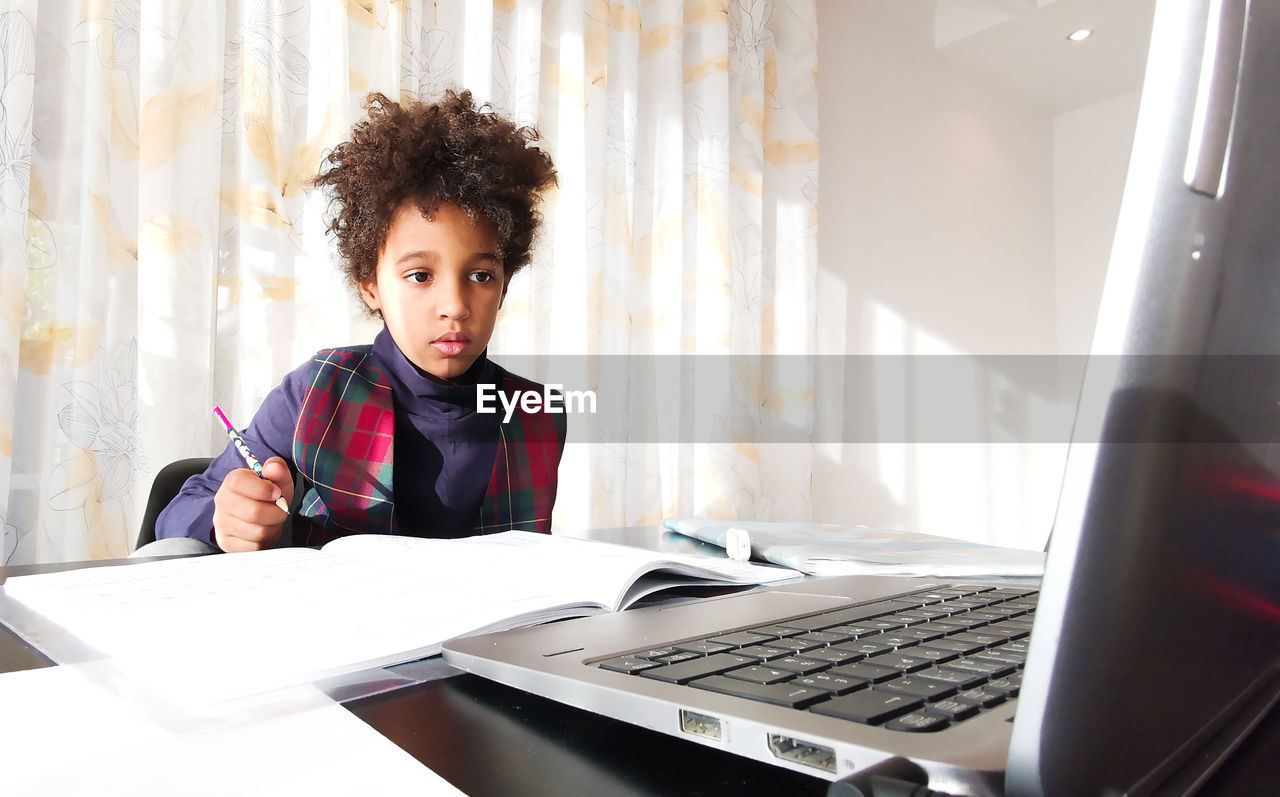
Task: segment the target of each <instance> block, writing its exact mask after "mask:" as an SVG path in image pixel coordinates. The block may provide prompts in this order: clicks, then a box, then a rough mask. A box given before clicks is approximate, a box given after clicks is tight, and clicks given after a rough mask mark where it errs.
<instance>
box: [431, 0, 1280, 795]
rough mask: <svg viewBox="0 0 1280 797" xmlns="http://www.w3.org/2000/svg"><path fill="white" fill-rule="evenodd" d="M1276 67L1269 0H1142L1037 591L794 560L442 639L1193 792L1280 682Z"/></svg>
mask: <svg viewBox="0 0 1280 797" xmlns="http://www.w3.org/2000/svg"><path fill="white" fill-rule="evenodd" d="M1277 75H1280V3H1276V2H1271V0H1160V2H1159V3H1158V5H1157V10H1156V16H1155V21H1154V26H1153V31H1152V41H1151V49H1150V53H1149V56H1148V66H1147V70H1146V78H1145V83H1144V88H1143V93H1142V99H1141V104H1140V110H1139V117H1138V125H1137V129H1136V133H1135V140H1134V145H1133V152H1132V156H1131V164H1130V168H1129V172H1128V175H1127V179H1126V184H1125V190H1124V198H1123V201H1122V206H1121V212H1120V218H1119V221H1118V226H1117V232H1116V239H1115V242H1114V246H1113V250H1112V255H1111V261H1110V265H1109V270H1108V274H1107V281H1106V285H1105V288H1104V293H1103V300H1102V305H1101V308H1100V313H1099V319H1098V327H1097V332H1096V335H1095V342H1094V350H1093V352H1092V355H1091V357H1090V359H1089V364H1088V367H1087V368H1086V374H1085V379H1084V384H1083V388H1082V392H1081V398H1080V402H1079V405H1078V408H1077V416H1076V421H1075V426H1074V428H1073V432H1072V444H1071V447H1070V452H1069V454H1068V461H1067V467H1066V471H1065V476H1064V483H1063V486H1062V490H1061V493H1060V496H1059V505H1058V509H1057V513H1056V516H1055V522H1054V529H1053V533H1052V537H1051V542H1050V545H1049V549H1048V558H1047V564H1046V570H1045V575H1044V577H1043V579H1042V581H1041V583H1040V584H1039V585H1038V589H1037V588H1036V585H1031V586H1018V585H1011V584H1010V583H1007V582H1006V583H954V582H951V581H946V580H918V579H895V578H883V577H831V578H821V579H819V578H812V579H807V580H805V581H802V582H798V583H792V584H786V585H780V586H776V587H769V588H762V589H758V590H752V591H749V592H745V593H739V594H735V595H730V596H722V597H717V598H709V599H703V600H695V601H688V602H684V603H678V604H674V605H669V606H663V605H659V606H653V607H648V608H641V609H636V610H629V611H625V612H621V613H616V614H612V615H606V616H599V617H592V618H585V619H582V620H569V621H565V622H561V623H554V624H550V625H544V626H539V627H534V628H529V629H522V630H517V631H508V632H503V633H500V634H491V635H485V636H478V637H471V638H466V639H461V640H456V641H452V642H449V643H447V644H446V645H445V646H444V656H445V659H446V660H447V661H448V662H450V663H451V664H453V665H455V666H457V667H460V668H462V669H464V670H468V671H470V672H473V673H476V674H478V675H481V676H484V677H487V678H491V679H494V680H496V681H499V682H502V683H505V684H509V685H511V686H514V687H517V688H520V689H523V690H527V691H529V692H532V693H536V694H539V695H542V696H545V697H549V698H552V699H555V700H557V701H561V702H563V703H566V704H569V705H572V706H576V707H579V708H582V709H586V710H590V711H595V712H598V713H601V714H605V715H608V716H611V717H615V718H618V719H621V720H625V721H628V722H631V723H635V724H637V725H640V726H643V727H646V728H649V729H652V730H654V731H657V732H661V733H665V734H670V735H672V736H675V737H679V738H682V739H686V740H688V741H689V742H690V743H693V744H702V745H707V746H710V747H715V748H719V749H722V750H727V751H731V752H733V753H736V754H739V755H742V756H746V757H749V758H752V759H756V760H759V761H764V762H768V763H771V764H774V765H777V766H781V767H787V768H790V769H794V770H797V771H801V772H808V773H811V774H813V775H815V776H817V777H821V778H825V779H828V780H830V781H839V780H842V779H846V778H854V779H856V778H859V777H865V775H866V774H867V773H870V772H880V773H895V774H894V776H895V777H898V778H900V779H902V780H906V781H909V782H914V783H918V784H922V785H923V784H927V785H928V787H929V788H930V789H935V790H940V791H944V792H948V793H958V794H1016V795H1040V794H1062V795H1083V794H1089V795H1093V794H1104V793H1117V794H1118V793H1127V794H1150V793H1161V794H1164V793H1185V792H1188V791H1192V790H1194V789H1195V788H1196V786H1197V784H1199V783H1201V782H1202V781H1203V780H1204V779H1205V778H1207V777H1208V776H1209V775H1210V774H1211V773H1212V772H1213V771H1214V769H1215V767H1217V766H1218V764H1219V763H1220V762H1221V761H1222V760H1223V759H1224V758H1225V756H1227V755H1228V754H1229V752H1230V751H1231V750H1232V749H1233V748H1234V747H1235V746H1236V745H1237V744H1238V743H1239V742H1240V741H1241V740H1242V739H1244V738H1246V737H1247V735H1248V733H1249V732H1250V730H1251V729H1252V728H1253V727H1255V726H1256V725H1257V724H1258V723H1259V722H1261V720H1262V719H1263V718H1264V717H1265V715H1266V713H1267V712H1268V711H1269V710H1270V709H1271V707H1272V706H1273V705H1274V704H1275V703H1276V702H1277V700H1278V698H1280V575H1277V573H1280V570H1278V565H1277V563H1280V533H1278V532H1277V529H1280V476H1278V474H1280V445H1278V438H1280V417H1278V416H1277V409H1276V408H1277V402H1278V401H1280V368H1276V364H1277V363H1280V360H1277V358H1276V357H1275V356H1274V355H1275V354H1276V353H1277V351H1278V350H1280V157H1277V154H1276V144H1277V142H1278V141H1280V81H1277V80H1276V79H1275V77H1276V76H1277ZM850 511H851V512H854V511H856V508H851V510H850ZM904 793H905V792H904Z"/></svg>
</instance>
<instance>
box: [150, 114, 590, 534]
mask: <svg viewBox="0 0 1280 797" xmlns="http://www.w3.org/2000/svg"><path fill="white" fill-rule="evenodd" d="M366 107H367V109H368V119H367V120H365V121H362V122H360V123H358V124H357V125H356V126H355V128H354V130H353V131H352V134H351V139H350V140H349V141H346V142H344V143H342V144H340V145H339V146H338V147H336V148H335V149H334V150H333V152H331V153H330V154H329V156H328V158H327V159H326V163H327V164H328V167H327V168H324V169H322V170H321V173H320V174H319V176H317V177H316V178H315V184H316V185H317V186H319V187H322V188H325V189H328V190H329V191H330V192H331V195H332V207H335V208H336V211H337V212H336V214H335V215H333V216H332V218H331V221H330V224H329V232H330V233H332V234H333V235H334V236H335V237H336V238H337V242H338V250H339V252H340V253H341V255H342V258H343V260H344V265H345V270H346V273H347V278H348V279H349V280H350V282H351V284H352V286H353V287H354V288H355V289H356V290H357V291H358V292H359V295H360V297H361V299H363V300H364V303H365V305H366V306H367V307H368V309H369V311H370V312H372V313H373V314H375V315H377V316H378V317H380V318H381V319H382V321H383V324H384V328H383V330H382V331H381V332H380V333H378V335H377V337H376V339H375V340H374V342H373V345H372V346H353V347H349V348H342V349H328V350H323V351H321V352H319V353H317V354H316V355H315V357H314V358H312V360H311V361H310V362H308V363H305V364H304V365H302V366H300V367H298V368H297V369H295V370H294V371H292V372H291V373H289V374H288V375H287V376H285V378H284V380H283V381H282V382H281V383H280V385H279V386H277V387H276V388H275V389H274V390H272V391H271V393H269V394H268V395H267V397H266V399H265V400H264V401H263V403H262V406H261V407H260V408H259V410H258V412H257V414H256V415H255V416H254V418H253V420H252V422H251V423H250V424H249V426H248V427H247V428H246V429H244V430H242V434H243V436H244V438H245V441H246V442H247V443H248V446H249V448H250V450H252V451H253V453H254V454H256V455H257V457H258V458H259V459H260V460H262V462H263V475H264V477H265V479H260V478H258V476H257V475H256V474H255V473H254V472H253V471H252V470H249V469H247V468H246V467H245V463H244V460H242V459H241V458H240V455H239V454H238V453H237V451H236V450H235V448H234V447H232V446H230V445H229V446H228V447H227V448H226V450H224V451H223V452H222V454H221V455H220V456H219V457H217V458H216V459H215V460H213V462H212V463H211V464H210V465H209V468H208V470H206V471H205V472H204V473H203V474H201V475H199V476H194V477H192V478H191V479H188V480H187V482H186V484H185V485H183V488H182V491H181V492H180V493H179V494H178V496H177V497H176V498H174V500H173V501H172V502H171V503H170V504H169V506H168V507H167V508H166V509H165V510H164V512H163V513H161V515H160V517H159V518H158V520H157V522H156V537H157V538H158V540H163V539H164V538H191V539H194V540H198V541H201V542H204V543H208V544H210V545H212V546H215V547H216V548H217V549H219V550H223V551H248V550H257V549H261V548H269V547H271V546H273V545H275V544H276V543H277V541H278V540H279V538H280V535H281V530H282V527H283V525H284V523H285V520H286V517H287V513H286V512H285V511H284V510H282V509H281V508H280V507H279V506H278V505H277V504H276V503H274V501H275V500H276V499H277V498H279V497H280V496H283V497H284V499H285V501H286V502H290V501H292V498H293V491H294V480H295V478H296V477H297V476H298V475H299V474H301V479H302V481H301V484H302V485H303V489H304V490H305V495H304V497H303V499H302V502H301V504H300V506H299V508H298V510H297V516H296V517H295V518H294V519H293V522H292V537H293V539H292V543H293V544H294V545H319V544H323V543H324V542H326V541H327V540H330V539H332V538H334V537H338V536H343V535H346V534H360V533H383V534H411V535H417V536H428V537H461V536H466V535H470V534H476V533H487V532H495V531H503V530H506V529H512V528H523V529H528V530H532V531H539V532H549V531H550V524H551V507H552V504H553V503H554V502H555V494H556V468H557V466H558V464H559V462H560V455H561V452H562V450H563V447H564V438H565V428H566V427H565V422H564V416H563V415H562V414H551V413H527V412H518V413H516V414H515V415H514V416H513V417H512V418H511V419H510V421H508V422H506V423H503V422H502V421H503V415H502V413H481V412H477V411H476V393H477V388H476V386H477V385H496V387H497V389H498V390H500V391H502V392H506V393H512V392H514V391H524V390H534V391H537V392H539V393H541V392H542V386H541V385H537V384H535V383H533V382H529V381H527V380H524V379H521V378H520V377H517V376H515V375H513V374H511V373H508V372H507V371H505V370H503V369H502V368H500V367H499V366H498V365H496V364H495V363H493V362H491V361H490V360H489V359H488V357H487V356H486V351H485V350H486V347H487V346H488V344H489V338H490V336H491V335H492V334H493V327H494V323H495V322H496V320H497V314H498V309H499V308H500V307H501V306H502V302H503V299H504V298H505V296H506V293H507V286H508V285H509V284H510V280H511V277H512V275H514V274H515V273H516V272H517V271H519V270H520V269H521V268H522V267H524V266H525V265H526V264H527V263H528V262H529V249H530V246H531V245H532V242H533V237H534V233H535V232H536V230H537V228H538V225H539V223H540V222H541V217H540V215H539V213H538V210H537V205H538V202H539V200H540V199H541V195H542V193H543V192H544V191H545V190H547V189H548V188H550V187H551V186H553V185H555V182H556V175H555V168H554V166H553V165H552V163H551V159H550V158H549V157H548V156H547V155H546V154H545V153H543V152H542V151H541V150H539V149H537V148H535V147H532V146H530V144H532V143H533V142H534V141H536V140H537V138H538V134H537V132H536V131H534V130H533V129H531V128H528V127H520V128H518V127H516V126H515V125H514V124H513V123H511V122H510V121H509V120H507V119H504V118H502V117H501V116H499V115H497V114H495V113H493V112H492V111H491V110H490V109H489V108H488V107H487V106H483V107H480V108H477V107H476V106H475V105H474V104H473V102H472V98H471V94H470V92H465V91H464V92H462V93H461V94H455V93H454V92H448V93H446V95H445V97H444V98H443V99H442V100H441V101H440V102H439V103H435V104H428V103H422V102H417V101H410V102H405V103H396V102H392V101H391V100H389V99H387V98H386V97H384V96H383V95H381V94H378V93H373V94H370V95H369V98H368V101H367V103H366ZM490 403H491V404H492V403H493V402H492V399H491V400H490ZM159 544H160V543H157V545H159ZM195 547H196V548H204V546H200V545H196V546H195ZM147 549H148V551H147V552H148V553H149V554H151V553H160V552H162V551H159V550H154V551H153V550H152V546H147ZM188 549H189V548H188Z"/></svg>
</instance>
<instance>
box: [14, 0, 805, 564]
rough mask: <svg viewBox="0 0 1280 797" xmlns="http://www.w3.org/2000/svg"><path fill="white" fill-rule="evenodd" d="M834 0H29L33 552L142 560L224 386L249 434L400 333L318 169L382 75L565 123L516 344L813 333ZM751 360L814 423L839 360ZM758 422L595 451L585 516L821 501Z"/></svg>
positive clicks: (25, 103) (743, 378)
mask: <svg viewBox="0 0 1280 797" xmlns="http://www.w3.org/2000/svg"><path fill="white" fill-rule="evenodd" d="M813 5H814V4H813V0H804V1H803V2H801V1H800V0H793V1H791V2H782V1H775V2H765V1H764V0H756V1H755V2H752V1H751V0H730V2H728V3H724V2H681V1H679V0H657V1H656V2H654V1H652V0H650V1H647V2H641V0H634V1H633V2H612V3H609V2H586V1H585V0H579V1H578V2H571V1H569V0H560V1H557V0H495V2H492V3H487V2H477V1H476V0H467V2H463V0H454V1H453V2H443V1H440V0H437V1H436V2H422V1H421V0H392V1H388V0H374V1H373V2H368V3H328V2H325V3H308V2H304V0H225V1H219V2H211V1H210V0H85V2H83V3H64V2H60V0H59V1H55V0H4V2H3V3H2V4H0V8H2V9H3V10H2V11H0V63H2V64H3V74H2V75H0V79H2V80H3V84H2V85H0V91H2V92H3V93H2V94H0V133H2V137H0V201H2V202H3V207H2V208H0V210H2V213H3V215H2V216H0V254H2V255H3V260H2V261H0V316H2V318H3V325H2V326H0V517H3V521H4V548H3V553H4V557H5V559H6V560H7V561H9V562H11V563H19V562H38V561H56V560H72V559H83V558H98V557H109V556H119V555H123V554H125V553H127V552H128V551H129V550H130V549H131V547H132V543H133V538H134V536H135V534H136V528H137V523H138V521H139V519H140V517H141V513H142V508H143V505H144V503H145V499H146V494H147V490H148V489H149V486H150V483H151V478H152V476H153V475H154V473H155V471H156V470H158V469H159V468H160V467H161V466H162V465H163V464H165V463H166V462H168V461H170V460H173V459H177V458H180V457H184V456H194V455H202V454H212V453H214V452H216V451H217V450H220V449H221V448H222V446H223V445H224V443H225V438H224V437H223V436H222V433H221V432H220V430H219V429H218V427H217V426H216V424H214V422H213V419H212V416H211V414H210V408H211V407H212V405H213V404H215V403H216V404H220V405H221V406H222V407H223V408H224V409H225V410H227V412H228V414H229V415H230V416H231V418H232V420H233V421H238V422H240V423H245V422H247V420H248V418H249V416H250V415H251V414H252V413H253V411H254V410H255V408H256V407H257V405H258V403H259V402H260V401H261V399H262V397H263V396H264V395H265V394H266V392H267V391H268V390H270V389H271V387H272V386H274V385H275V383H276V382H277V381H278V380H279V378H280V377H281V376H282V375H283V374H284V373H285V372H286V371H287V370H289V369H290V368H292V367H293V366H295V365H297V364H298V363H300V362H302V361H303V360H304V359H305V358H306V357H307V356H308V355H309V354H311V353H312V352H313V351H314V350H315V349H316V348H318V347H320V346H324V345H343V344H350V343H357V342H366V341H368V340H369V339H370V338H371V337H372V334H373V332H374V331H375V327H373V326H372V324H371V323H370V322H369V321H367V320H366V319H365V318H364V317H363V316H362V314H361V313H360V312H359V310H358V308H357V305H356V304H355V302H354V300H353V298H352V297H351V296H350V295H349V292H348V290H347V288H346V287H345V285H344V284H343V283H342V280H341V277H340V274H339V272H338V270H337V268H336V267H335V265H334V263H333V261H332V254H331V249H330V247H329V244H328V242H327V241H326V240H325V238H324V235H323V232H322V230H323V212H324V207H323V202H322V198H321V197H320V196H318V195H315V194H313V193H311V192H309V191H308V190H307V179H308V178H309V177H310V176H311V175H312V174H313V173H314V172H315V170H316V169H317V168H318V166H319V164H320V162H321V158H322V156H323V153H324V152H325V150H326V149H327V148H328V147H330V146H332V145H333V144H334V143H336V142H338V141H340V140H341V139H342V138H343V137H345V135H346V133H347V131H348V129H349V127H350V125H351V123H352V122H353V121H354V120H355V119H356V118H358V116H359V114H360V106H361V101H362V100H363V98H364V96H365V94H366V93H367V92H368V91H370V90H378V91H382V92H384V93H386V94H388V95H391V96H397V95H414V96H423V97H427V98H430V97H434V96H436V95H437V94H439V92H440V91H441V90H442V89H444V88H446V87H456V88H468V89H471V90H472V91H473V92H474V93H475V94H476V96H477V97H478V98H479V99H481V100H485V101H488V102H491V103H492V104H493V105H494V106H495V107H496V108H497V109H499V110H501V111H503V112H504V113H507V114H509V115H511V116H513V117H514V118H516V119H517V120H519V121H521V122H524V123H533V124H536V125H537V126H538V127H539V128H540V129H541V130H542V132H543V133H544V137H545V142H544V146H545V147H546V148H547V149H548V151H549V152H550V153H551V154H552V156H553V157H554V158H555V160H556V163H557V166H558V167H559V170H560V176H561V179H560V188H559V190H558V191H557V192H556V194H555V196H553V197H552V198H551V201H550V203H549V204H548V206H547V207H546V208H545V216H546V220H547V225H546V232H545V234H544V235H543V237H542V239H541V241H540V243H539V245H538V248H537V251H536V253H535V259H534V265H533V267H532V268H530V269H529V270H528V271H527V272H526V273H525V274H524V275H522V276H519V277H517V278H516V280H515V282H514V283H513V285H512V287H511V292H510V294H509V296H508V299H507V304H506V307H505V309H504V311H503V313H504V316H503V318H502V320H501V321H500V325H499V329H498V331H497V333H496V334H495V338H494V341H493V344H492V346H491V353H492V354H493V356H494V358H495V359H497V360H499V361H502V358H503V356H504V354H506V355H519V354H529V353H543V354H546V353H553V354H570V355H587V354H591V355H594V354H611V355H641V354H664V355H666V354H670V355H728V354H738V355H768V354H806V353H811V352H812V350H813V340H812V338H813V327H814V324H813V317H814V307H815V302H814V295H813V293H814V287H813V286H814V281H815V272H816V221H815V220H816V217H817V133H818V130H817V103H816V93H817V89H818V86H817V55H816V36H817V31H816V21H815V10H814V7H813ZM735 362H736V361H735ZM743 362H745V363H746V364H747V365H746V367H745V368H740V369H739V373H738V374H737V375H736V377H735V378H736V379H737V384H735V390H734V391H733V392H734V397H733V402H732V406H731V407H726V413H728V414H729V415H732V416H734V417H735V418H736V419H737V420H738V421H745V422H746V427H747V428H750V427H751V426H752V425H753V424H757V423H763V422H764V421H765V420H766V419H764V418H763V417H762V416H766V415H773V416H776V417H780V418H785V419H787V421H788V422H789V423H792V424H793V425H799V427H800V428H803V426H804V424H806V423H808V420H807V419H808V418H810V417H811V416H812V405H813V397H812V384H811V381H809V380H807V379H805V378H802V379H801V380H800V383H796V384H789V385H788V389H787V390H785V391H777V390H774V389H773V388H770V387H767V385H770V384H772V382H771V380H769V379H767V378H766V376H767V375H765V374H762V370H767V369H768V368H769V362H771V361H769V360H767V359H765V360H759V359H753V358H751V357H748V358H746V359H745V360H743ZM753 364H754V365H753ZM530 376H534V377H536V376H537V374H530ZM665 387H666V388H667V389H670V388H671V386H665ZM646 389H652V390H659V389H664V386H656V385H655V386H652V387H651V388H646ZM741 425H742V424H741V423H739V424H738V426H741ZM735 428H736V427H735ZM750 437H751V436H750V435H749V434H747V435H745V436H744V437H743V438H742V439H741V440H734V439H732V438H730V439H727V440H726V441H723V442H720V443H717V444H694V443H692V442H689V441H683V442H682V440H681V439H678V438H672V439H670V440H666V439H663V440H657V441H640V442H634V441H629V440H627V439H626V435H625V433H619V434H618V435H617V437H616V439H612V438H611V439H610V442H609V443H605V444H591V445H587V444H574V445H571V447H570V450H569V451H568V453H567V455H566V459H565V463H564V466H563V467H562V469H561V484H562V485H563V486H562V488H561V494H560V499H559V501H558V502H557V508H556V524H555V525H556V528H557V530H559V531H564V532H568V533H572V532H573V531H575V530H578V529H583V528H589V527H599V526H610V525H629V524H634V523H647V522H655V521H657V520H659V519H661V517H662V516H663V515H669V514H676V513H683V514H692V513H700V514H713V515H721V516H739V517H755V518H768V517H774V516H779V517H780V516H786V517H790V518H803V517H807V512H808V484H809V450H808V446H807V445H802V444H797V445H790V446H767V445H766V446H761V445H756V444H755V443H754V442H753V441H752V440H751V439H750Z"/></svg>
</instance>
